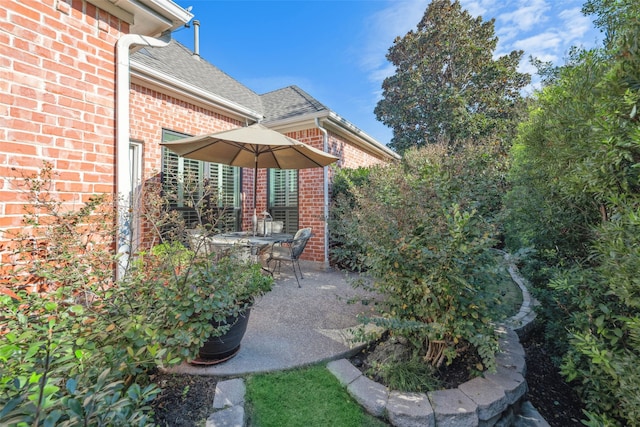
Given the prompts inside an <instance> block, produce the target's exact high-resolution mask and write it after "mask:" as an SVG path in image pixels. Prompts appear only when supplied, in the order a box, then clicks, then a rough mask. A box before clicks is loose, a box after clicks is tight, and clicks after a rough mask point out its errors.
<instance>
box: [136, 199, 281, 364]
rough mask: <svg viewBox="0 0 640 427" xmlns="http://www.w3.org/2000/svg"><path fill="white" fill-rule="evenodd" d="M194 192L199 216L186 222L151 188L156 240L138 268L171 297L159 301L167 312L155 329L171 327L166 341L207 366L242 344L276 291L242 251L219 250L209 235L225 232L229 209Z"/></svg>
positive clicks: (149, 208)
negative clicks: (252, 318) (263, 301)
mask: <svg viewBox="0 0 640 427" xmlns="http://www.w3.org/2000/svg"><path fill="white" fill-rule="evenodd" d="M191 194H199V195H200V196H199V199H198V200H193V201H192V203H191V206H192V207H193V210H194V211H195V213H196V217H197V221H195V222H193V221H192V222H191V223H189V224H187V221H186V220H185V215H184V214H183V212H180V211H178V210H176V209H172V208H171V200H170V198H169V197H168V196H167V195H166V194H162V193H161V192H160V191H157V189H156V191H148V192H147V194H146V195H145V197H144V203H145V204H144V212H145V216H144V218H145V222H146V223H147V224H148V225H149V228H150V229H151V230H153V231H154V233H153V236H154V240H153V241H152V242H151V245H150V246H151V249H150V250H149V251H148V252H145V253H144V254H142V256H141V257H139V260H140V266H139V268H138V269H137V270H138V272H139V273H138V274H142V275H144V276H145V280H149V281H155V282H156V283H157V284H156V286H155V287H154V288H155V291H154V295H153V296H152V297H153V298H158V299H163V300H164V301H172V304H159V307H162V310H160V311H158V312H155V313H153V315H152V317H153V318H152V319H151V322H152V323H153V324H154V325H159V326H156V329H160V330H166V331H167V333H166V334H162V333H161V334H159V335H160V337H161V339H160V341H161V342H160V344H161V345H162V346H163V347H170V348H171V349H173V351H172V354H176V353H178V354H179V356H180V357H181V358H182V359H187V360H191V361H193V362H195V363H206V364H209V363H216V362H219V361H220V360H223V359H227V358H229V357H231V356H233V355H234V354H235V352H236V351H237V350H238V348H239V342H240V340H241V339H242V336H243V335H244V332H245V330H246V326H247V322H248V319H249V313H250V309H251V307H252V306H253V304H254V303H255V301H256V299H257V298H259V297H260V296H262V295H264V294H265V293H266V292H268V291H269V290H271V286H272V284H273V278H272V277H271V276H270V275H268V274H265V273H264V271H263V269H262V266H261V264H259V263H256V262H252V260H251V259H247V257H245V256H242V254H241V253H239V252H238V251H235V250H232V249H229V248H224V250H222V251H221V250H217V249H218V248H217V247H216V246H215V245H213V244H211V243H210V240H208V236H210V235H211V234H213V233H215V232H218V231H219V229H218V224H220V223H221V222H222V221H221V218H222V217H223V216H224V211H223V210H219V209H212V208H210V203H205V202H203V200H205V201H210V200H211V199H212V197H211V193H208V192H207V191H199V192H195V191H194V192H191ZM165 325H166V327H165ZM176 330H178V331H179V332H178V333H176V332H175V331H176ZM177 348H179V349H180V350H179V351H175V349H177Z"/></svg>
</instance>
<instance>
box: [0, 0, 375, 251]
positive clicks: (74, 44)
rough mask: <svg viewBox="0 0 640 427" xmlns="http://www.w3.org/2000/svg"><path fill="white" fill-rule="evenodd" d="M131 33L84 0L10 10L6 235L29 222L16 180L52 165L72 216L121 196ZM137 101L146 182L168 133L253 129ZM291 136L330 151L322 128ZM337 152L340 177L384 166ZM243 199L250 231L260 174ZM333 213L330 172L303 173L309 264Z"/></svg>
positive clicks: (2, 164) (145, 98)
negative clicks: (121, 61) (102, 196)
mask: <svg viewBox="0 0 640 427" xmlns="http://www.w3.org/2000/svg"><path fill="white" fill-rule="evenodd" d="M128 31H129V28H128V25H127V24H126V23H124V22H122V21H120V20H118V19H116V18H114V17H113V16H111V15H109V14H108V13H106V12H104V11H102V10H100V9H98V8H96V7H95V6H93V5H91V4H89V3H87V2H86V1H84V0H38V1H35V0H33V1H24V2H17V1H15V2H13V1H12V2H11V7H10V8H6V7H5V8H0V51H1V52H2V55H1V56H0V229H4V230H6V229H11V228H15V227H18V226H20V221H21V219H22V214H23V204H24V203H25V197H24V196H23V195H21V193H20V192H19V190H18V189H16V188H15V185H14V184H13V183H12V180H11V179H10V177H18V176H20V175H23V174H33V173H34V172H36V171H37V170H39V169H40V168H41V167H42V162H43V160H48V161H50V162H51V163H52V164H53V168H54V171H56V172H57V173H58V177H57V178H56V181H55V188H56V190H57V191H58V192H59V193H60V197H61V198H62V199H63V200H65V201H67V203H68V206H69V207H70V208H71V207H77V206H79V205H80V203H81V202H83V201H85V200H86V199H87V198H88V197H89V196H90V195H91V194H95V193H113V192H114V190H115V179H116V177H115V172H114V171H115V89H116V88H115V64H116V58H115V46H116V42H117V40H118V39H119V37H120V36H122V35H123V34H126V33H128ZM130 94H131V96H130V114H131V116H130V120H131V122H130V126H131V129H130V136H131V139H132V140H134V141H139V142H141V143H142V145H143V174H144V179H145V180H148V179H153V178H154V177H155V176H156V175H157V173H158V172H159V171H160V169H161V148H160V146H159V142H160V140H161V138H162V129H163V128H165V129H169V130H172V131H176V132H181V133H185V134H189V135H199V134H205V133H211V132H216V131H220V130H225V129H231V128H234V127H236V126H242V125H243V124H244V122H243V121H239V120H237V119H233V118H230V117H228V116H225V115H224V114H221V113H219V112H216V111H211V110H207V109H204V108H202V107H200V106H197V105H194V104H190V103H188V102H185V101H183V100H179V99H177V98H174V97H172V96H169V95H168V94H165V93H160V92H157V91H155V90H151V89H149V88H147V87H144V86H141V85H140V84H136V83H135V82H134V83H132V85H131V89H130ZM287 135H288V136H290V137H292V138H295V139H297V140H300V141H302V142H304V143H307V144H309V145H312V146H314V147H316V148H319V149H322V146H323V134H322V132H321V131H320V130H319V129H317V128H311V129H307V130H304V131H297V132H292V133H289V134H287ZM329 151H330V152H331V153H332V154H335V155H337V156H339V157H340V159H341V160H340V161H339V162H337V166H338V167H357V166H368V165H372V164H376V163H380V162H381V161H382V160H381V159H379V158H376V157H375V156H372V155H370V154H367V153H365V152H364V151H362V150H360V149H358V148H356V147H354V146H352V145H350V144H349V143H348V142H347V141H346V139H345V138H343V137H341V136H339V135H337V134H333V133H330V134H329ZM266 177H267V174H266V170H259V176H258V190H257V191H258V197H257V200H258V206H257V212H262V211H264V210H265V208H266V195H267V179H266ZM329 178H331V168H329ZM242 191H243V218H244V223H243V228H244V229H245V230H248V229H250V228H251V216H252V214H253V207H252V201H253V170H251V169H245V170H244V171H243V175H242ZM323 204H324V196H323V171H322V168H315V169H306V170H301V171H300V172H299V210H300V226H301V227H311V228H312V229H313V234H314V237H313V238H312V239H311V241H310V242H309V244H308V247H307V249H306V250H305V253H304V258H306V259H308V260H314V261H323V260H324V237H325V236H324V218H323V216H324V206H323ZM1 240H2V236H0V242H1ZM1 250H2V249H1V248H0V251H1ZM5 256H6V255H5ZM3 260H5V261H6V259H5V258H3Z"/></svg>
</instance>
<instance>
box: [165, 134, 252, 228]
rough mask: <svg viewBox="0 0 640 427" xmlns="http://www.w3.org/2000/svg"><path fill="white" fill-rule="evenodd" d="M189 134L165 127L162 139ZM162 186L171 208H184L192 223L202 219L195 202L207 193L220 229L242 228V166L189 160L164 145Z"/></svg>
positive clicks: (181, 210) (187, 219) (190, 223)
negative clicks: (197, 212)
mask: <svg viewBox="0 0 640 427" xmlns="http://www.w3.org/2000/svg"><path fill="white" fill-rule="evenodd" d="M186 136H187V135H184V134H180V133H177V132H172V131H168V130H163V133H162V140H163V141H175V140H178V139H181V138H185V137H186ZM205 185H209V188H208V191H207V194H205ZM162 188H163V191H164V192H165V195H167V196H168V198H169V200H170V205H171V207H172V208H173V209H176V210H178V211H180V212H181V213H182V215H183V216H184V218H185V221H186V222H187V224H189V225H190V226H193V225H195V224H197V222H198V217H197V215H196V211H195V209H194V204H195V203H196V202H197V201H199V200H202V198H203V197H205V196H206V198H207V199H208V200H207V202H208V203H209V204H210V206H212V207H213V208H214V209H215V211H216V212H217V213H218V214H219V216H220V220H219V221H218V228H220V229H221V230H222V231H237V230H239V229H240V168H237V167H233V166H228V165H221V164H217V163H208V162H202V161H200V160H192V159H185V158H183V157H180V156H178V155H177V154H175V153H174V152H172V151H171V150H169V149H167V148H165V147H163V148H162Z"/></svg>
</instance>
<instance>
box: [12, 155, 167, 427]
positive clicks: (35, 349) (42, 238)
mask: <svg viewBox="0 0 640 427" xmlns="http://www.w3.org/2000/svg"><path fill="white" fill-rule="evenodd" d="M54 177H55V174H54V172H53V170H52V168H51V165H50V164H45V166H44V167H43V169H42V170H41V171H40V173H38V174H35V175H33V176H30V177H25V178H24V180H23V184H24V185H25V191H26V192H27V194H28V197H29V202H30V203H29V204H26V205H25V210H26V213H25V216H24V225H25V227H24V228H23V229H22V231H21V232H18V233H17V234H14V236H13V240H12V242H11V243H12V245H13V246H12V248H13V250H14V256H13V264H12V265H5V266H3V267H4V270H5V271H6V270H8V271H10V272H11V274H12V275H11V276H10V277H9V278H7V280H6V282H8V283H9V284H10V286H11V288H4V289H3V291H2V293H1V294H0V319H2V328H1V329H0V334H2V338H3V339H2V341H1V342H0V407H1V408H2V409H1V410H0V424H3V425H6V424H10V425H14V424H23V423H24V424H26V425H80V424H83V425H114V426H118V425H120V426H130V425H147V424H148V423H149V421H150V418H149V411H150V407H149V406H148V403H149V402H150V401H151V400H152V399H153V397H154V396H155V395H156V394H157V393H158V392H159V389H158V388H157V387H155V386H154V385H153V384H150V383H149V381H148V378H147V376H146V375H145V372H146V371H147V370H148V369H149V368H150V367H155V363H154V362H155V359H156V358H158V357H160V356H161V351H160V350H159V349H158V347H157V346H155V345H154V344H153V343H152V337H150V336H148V335H152V331H150V330H148V329H147V325H146V324H145V323H144V321H143V319H140V316H136V315H134V313H124V312H123V311H118V313H119V315H115V316H114V314H115V313H116V312H115V311H113V310H110V307H113V306H114V304H115V305H117V303H116V301H115V298H114V296H115V295H117V294H121V293H127V292H129V293H131V289H121V288H120V287H119V286H118V284H116V283H113V281H112V277H113V271H114V265H115V258H114V256H113V251H112V247H113V236H115V233H114V228H113V227H114V225H113V224H114V213H115V210H114V208H113V203H110V201H109V199H108V198H106V197H104V196H96V197H94V198H92V199H91V200H89V201H88V202H87V203H86V204H85V205H84V206H83V207H82V208H81V209H77V210H74V209H69V208H68V206H67V205H65V204H64V203H63V202H62V201H60V200H58V199H56V197H55V196H54V195H53V192H52V191H51V189H52V188H53V183H54ZM129 315H131V316H129ZM116 328H124V329H125V330H122V331H120V332H122V333H123V335H124V334H129V339H128V340H125V339H123V335H120V334H119V333H116V330H115V329H116ZM127 344H128V345H127Z"/></svg>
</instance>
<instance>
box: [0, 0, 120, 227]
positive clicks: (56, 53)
mask: <svg viewBox="0 0 640 427" xmlns="http://www.w3.org/2000/svg"><path fill="white" fill-rule="evenodd" d="M7 6H8V7H7ZM126 32H128V25H127V24H126V23H124V22H121V21H120V20H118V19H116V18H114V17H113V16H111V15H109V14H107V13H105V12H104V11H102V10H100V9H97V8H96V7H94V6H93V5H91V4H88V3H86V2H85V1H82V0H73V1H71V0H37V1H36V0H33V1H20V2H18V1H4V2H3V7H2V8H0V52H2V55H0V229H4V230H6V229H11V228H12V227H16V226H19V225H20V221H21V218H22V213H23V210H22V206H23V202H24V197H22V196H20V194H19V192H18V190H17V189H16V186H15V182H13V180H12V179H11V178H10V177H15V176H21V175H24V174H33V173H34V172H35V171H37V170H39V169H40V167H41V166H42V164H43V160H48V161H50V162H51V163H52V164H53V167H54V169H55V170H56V171H57V172H58V173H59V175H58V177H57V179H56V181H55V188H56V190H57V191H59V192H60V194H61V198H62V199H64V200H67V201H68V205H69V207H71V206H75V205H77V204H78V203H80V202H82V201H83V200H85V199H86V198H87V196H88V195H89V194H92V193H101V192H109V193H110V192H113V189H114V144H115V124H114V123H115V122H114V121H115V118H114V112H115V107H114V105H115V65H114V64H115V49H114V46H115V44H116V41H117V40H118V38H119V37H120V35H121V34H122V33H126ZM1 238H2V237H0V239H1Z"/></svg>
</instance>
